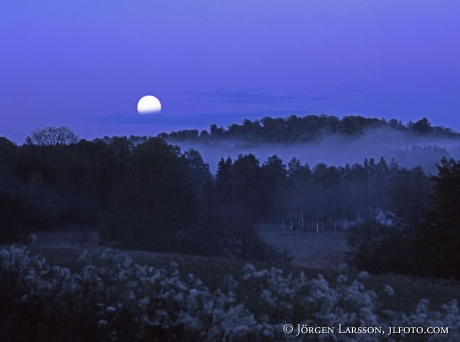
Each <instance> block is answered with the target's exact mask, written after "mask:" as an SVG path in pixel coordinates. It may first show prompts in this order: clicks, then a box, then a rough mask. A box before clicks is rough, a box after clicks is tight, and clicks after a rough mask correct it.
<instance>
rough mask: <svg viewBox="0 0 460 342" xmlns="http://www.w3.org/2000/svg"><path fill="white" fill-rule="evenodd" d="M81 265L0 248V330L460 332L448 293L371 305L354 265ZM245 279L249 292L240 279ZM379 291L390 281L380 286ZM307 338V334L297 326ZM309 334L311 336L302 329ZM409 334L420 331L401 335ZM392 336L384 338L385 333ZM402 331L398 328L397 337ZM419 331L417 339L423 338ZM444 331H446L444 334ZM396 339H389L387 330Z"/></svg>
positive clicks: (147, 337) (86, 337)
mask: <svg viewBox="0 0 460 342" xmlns="http://www.w3.org/2000/svg"><path fill="white" fill-rule="evenodd" d="M80 262H81V263H83V266H82V270H81V271H80V272H74V273H72V272H71V271H70V270H69V269H67V268H63V267H60V266H51V265H49V264H48V263H47V262H46V261H45V260H44V259H43V258H41V257H39V256H36V255H31V254H30V253H29V252H28V250H27V249H26V248H25V247H19V246H11V247H8V248H4V249H3V250H2V251H1V252H0V265H1V269H0V304H1V305H0V339H1V340H2V341H12V340H15V341H16V340H26V341H31V340H42V341H45V340H46V341H50V342H53V341H114V340H117V341H198V340H199V341H274V340H276V341H279V340H292V338H293V337H294V338H295V335H296V330H295V331H294V332H293V333H292V334H285V333H284V332H283V326H284V325H285V324H287V323H292V324H294V326H295V327H296V325H295V324H297V323H298V322H301V323H302V324H306V325H308V326H313V327H320V326H329V327H335V328H336V329H337V327H338V324H342V325H343V326H361V327H362V326H369V327H382V329H383V331H388V330H387V329H388V326H401V327H404V326H418V327H425V328H426V327H428V326H439V327H442V326H444V327H448V328H449V334H448V335H431V336H427V335H424V337H430V339H429V340H430V341H438V340H442V339H443V338H447V340H458V338H460V314H459V310H458V306H457V303H456V302H455V301H452V302H450V303H449V304H446V305H444V307H443V310H442V312H434V311H431V310H430V309H429V307H428V302H427V301H426V300H422V301H421V302H420V304H419V306H418V307H417V309H416V310H415V312H409V313H407V314H404V313H399V312H393V311H389V312H386V313H385V316H384V317H382V316H381V315H379V314H378V313H377V312H376V308H375V307H376V304H375V303H376V299H377V295H376V293H375V292H374V291H372V290H369V289H366V288H365V287H364V285H363V282H362V281H363V279H365V278H366V277H367V274H366V273H361V274H360V275H359V276H358V278H357V279H353V278H351V277H349V276H347V274H345V273H342V274H340V275H339V276H338V278H337V280H336V282H335V285H332V284H330V283H329V282H328V281H326V279H325V278H324V277H322V276H320V275H318V277H317V278H308V277H306V276H305V274H304V273H303V272H301V273H300V274H295V275H294V274H290V273H289V274H284V273H283V271H282V270H280V269H277V268H272V269H270V270H267V269H261V270H258V269H256V268H255V267H254V266H253V265H251V264H247V265H246V266H245V267H244V269H243V272H242V276H241V278H239V279H235V278H234V277H233V276H227V277H226V278H225V281H224V283H223V284H222V286H221V288H218V289H215V290H213V291H211V290H209V288H207V287H206V286H204V285H203V284H202V282H201V281H200V280H199V279H197V278H195V277H194V276H193V275H192V274H189V275H187V276H182V277H181V275H179V272H178V268H177V266H178V265H177V264H171V265H170V267H166V268H156V267H153V266H149V265H139V264H137V263H134V262H133V260H132V259H131V258H130V257H129V256H127V255H125V254H122V253H118V252H114V251H111V250H100V251H96V252H91V253H90V252H84V253H83V254H82V255H81V257H80ZM248 286H250V287H251V288H253V289H254V291H253V292H254V296H252V297H251V298H248V297H247V294H246V293H244V292H243V291H242V290H241V289H244V288H248ZM384 289H385V292H386V294H385V296H391V295H392V294H393V289H392V288H391V287H389V286H388V285H385V286H384ZM305 337H306V338H308V337H309V336H305ZM310 337H313V336H310ZM406 337H407V338H408V339H406V340H410V338H411V337H414V338H415V340H417V338H419V337H420V336H418V335H414V336H409V335H407V336H406ZM314 338H315V339H316V340H323V341H331V340H334V341H357V340H358V341H380V340H381V339H382V336H381V334H379V335H369V334H341V335H339V334H333V335H328V334H323V335H315V336H314ZM393 338H395V337H394V336H392V337H388V338H387V339H386V340H388V341H392V340H393ZM400 338H402V335H399V336H397V337H396V340H400ZM424 340H425V339H424ZM444 340H446V339H444ZM393 341H394V340H393Z"/></svg>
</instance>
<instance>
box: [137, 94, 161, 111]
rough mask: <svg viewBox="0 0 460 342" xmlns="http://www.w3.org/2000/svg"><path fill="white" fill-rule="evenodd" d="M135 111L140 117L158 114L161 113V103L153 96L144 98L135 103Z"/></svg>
mask: <svg viewBox="0 0 460 342" xmlns="http://www.w3.org/2000/svg"><path fill="white" fill-rule="evenodd" d="M137 111H138V112H139V114H141V115H146V114H154V113H159V112H160V111H161V102H160V100H158V99H157V98H156V97H155V96H151V95H147V96H144V97H143V98H141V99H140V100H139V102H138V103H137Z"/></svg>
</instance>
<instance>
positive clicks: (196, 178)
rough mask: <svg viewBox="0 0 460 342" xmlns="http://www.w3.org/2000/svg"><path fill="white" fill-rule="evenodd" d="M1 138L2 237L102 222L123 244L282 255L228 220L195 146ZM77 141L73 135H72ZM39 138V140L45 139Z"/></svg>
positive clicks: (110, 238)
mask: <svg viewBox="0 0 460 342" xmlns="http://www.w3.org/2000/svg"><path fill="white" fill-rule="evenodd" d="M38 133H41V134H44V135H45V137H43V136H41V137H40V140H37V139H35V138H34V137H33V136H31V137H29V138H30V139H28V143H27V144H24V145H22V146H17V145H15V144H13V143H12V142H10V141H9V140H7V139H6V138H1V139H0V165H1V168H0V243H9V242H15V241H18V240H20V239H21V238H22V237H23V236H24V235H25V234H27V233H30V232H32V231H34V230H44V229H49V230H52V229H58V228H59V227H60V226H61V225H64V224H81V225H83V224H85V225H98V226H100V227H101V232H100V235H101V238H102V239H103V241H104V242H106V243H110V244H111V245H116V246H118V247H120V248H129V249H141V250H150V251H159V252H178V253H186V254H198V255H207V256H221V257H229V258H243V259H254V260H258V259H264V260H267V259H273V258H278V257H280V256H279V255H278V254H277V253H275V252H274V251H273V250H271V248H269V247H268V246H266V245H265V244H264V243H262V242H261V241H260V240H259V239H258V237H257V234H256V232H255V231H254V229H253V227H252V226H251V225H250V224H249V223H250V222H248V221H246V220H244V219H243V218H237V217H228V216H226V215H225V213H224V212H223V211H220V210H219V207H218V203H217V202H215V198H214V183H213V177H212V175H211V173H210V171H209V167H208V165H207V164H205V163H204V162H203V159H202V158H201V155H200V154H199V153H198V152H197V151H195V150H189V151H186V152H183V153H182V152H181V151H180V149H179V148H178V147H175V146H172V145H169V144H167V143H166V142H165V141H164V140H162V139H160V138H149V139H147V140H146V141H144V142H143V143H139V144H135V143H133V142H132V141H131V140H130V139H128V138H126V137H112V138H108V139H105V140H101V139H97V140H95V141H86V140H78V141H77V142H75V141H73V142H71V143H69V144H63V143H55V140H54V139H51V140H50V139H47V138H46V135H47V134H48V131H47V130H43V131H38ZM72 140H75V139H73V138H72ZM38 141H40V143H38Z"/></svg>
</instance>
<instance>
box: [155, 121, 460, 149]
mask: <svg viewBox="0 0 460 342" xmlns="http://www.w3.org/2000/svg"><path fill="white" fill-rule="evenodd" d="M371 129H388V130H390V131H398V132H404V133H408V134H410V135H414V136H431V137H436V138H459V137H460V133H458V132H456V131H454V130H452V129H451V128H447V127H443V126H432V125H431V123H430V122H429V121H428V119H427V118H423V119H420V120H419V121H417V122H412V121H409V123H407V125H404V124H403V123H402V122H401V120H397V119H391V120H389V121H387V120H386V119H377V118H365V117H362V116H354V115H352V116H345V117H343V118H342V119H340V118H338V117H336V116H330V115H307V116H303V117H298V116H296V115H291V116H289V117H287V118H271V117H268V116H267V117H264V118H263V119H261V120H254V121H251V120H248V119H245V120H243V123H242V124H232V125H229V126H228V127H227V128H224V127H218V126H217V125H216V124H212V125H211V126H210V129H209V131H208V130H202V131H201V132H200V131H199V130H197V129H187V130H179V131H176V132H171V133H161V134H159V135H158V136H159V137H160V138H163V139H166V140H173V141H187V140H192V141H201V142H206V141H209V140H214V139H240V140H244V141H247V142H254V143H263V142H272V143H273V142H275V143H291V142H310V141H315V140H318V139H320V138H322V137H324V136H327V135H331V134H334V135H344V136H349V137H359V136H360V135H362V134H364V133H365V132H366V131H368V130H371Z"/></svg>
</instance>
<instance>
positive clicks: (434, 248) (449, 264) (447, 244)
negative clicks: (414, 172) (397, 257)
mask: <svg viewBox="0 0 460 342" xmlns="http://www.w3.org/2000/svg"><path fill="white" fill-rule="evenodd" d="M438 170H439V173H438V175H437V176H436V177H433V181H434V194H433V201H434V205H433V207H432V209H431V210H430V211H429V212H428V213H427V215H426V216H427V221H426V222H425V223H424V224H423V225H421V226H420V230H419V234H418V239H417V242H418V243H417V247H418V253H419V255H420V257H421V259H422V261H423V265H424V267H425V271H426V272H427V273H428V274H430V275H433V276H436V277H454V278H457V279H460V253H459V252H458V246H459V245H460V213H459V210H458V208H459V207H460V162H458V161H455V160H454V159H449V160H448V159H446V158H443V159H442V160H441V165H439V166H438Z"/></svg>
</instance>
